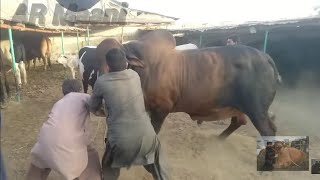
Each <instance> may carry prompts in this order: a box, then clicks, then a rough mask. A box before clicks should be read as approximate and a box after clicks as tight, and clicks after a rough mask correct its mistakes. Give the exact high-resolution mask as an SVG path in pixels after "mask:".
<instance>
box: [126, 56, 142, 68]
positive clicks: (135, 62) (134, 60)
mask: <svg viewBox="0 0 320 180" xmlns="http://www.w3.org/2000/svg"><path fill="white" fill-rule="evenodd" d="M127 59H128V64H129V65H131V66H137V67H142V68H144V63H143V62H142V61H141V60H140V59H138V58H137V57H135V56H134V57H133V56H130V57H127Z"/></svg>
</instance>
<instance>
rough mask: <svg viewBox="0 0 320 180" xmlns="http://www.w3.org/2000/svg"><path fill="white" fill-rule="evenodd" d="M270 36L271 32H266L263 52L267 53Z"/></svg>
mask: <svg viewBox="0 0 320 180" xmlns="http://www.w3.org/2000/svg"><path fill="white" fill-rule="evenodd" d="M268 35H269V31H266V32H265V34H264V45H263V52H266V51H267V44H268Z"/></svg>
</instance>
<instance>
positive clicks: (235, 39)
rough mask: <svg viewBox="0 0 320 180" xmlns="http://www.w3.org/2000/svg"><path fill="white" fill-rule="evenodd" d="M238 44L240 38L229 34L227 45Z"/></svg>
mask: <svg viewBox="0 0 320 180" xmlns="http://www.w3.org/2000/svg"><path fill="white" fill-rule="evenodd" d="M236 44H240V39H239V37H238V36H231V37H228V39H227V46H230V45H236Z"/></svg>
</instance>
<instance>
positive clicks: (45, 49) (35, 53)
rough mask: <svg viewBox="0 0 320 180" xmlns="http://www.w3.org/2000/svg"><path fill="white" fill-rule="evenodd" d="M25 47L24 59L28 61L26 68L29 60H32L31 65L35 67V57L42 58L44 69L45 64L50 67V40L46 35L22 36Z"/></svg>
mask: <svg viewBox="0 0 320 180" xmlns="http://www.w3.org/2000/svg"><path fill="white" fill-rule="evenodd" d="M21 40H22V42H23V44H24V46H25V49H26V59H27V61H28V64H27V69H28V70H29V68H30V61H31V60H33V67H34V68H35V67H36V58H38V59H39V60H40V59H42V61H43V64H44V70H47V64H48V65H49V67H51V59H50V58H51V49H52V43H51V40H50V39H49V38H48V37H46V36H42V35H41V36H35V35H30V36H24V37H22V38H21Z"/></svg>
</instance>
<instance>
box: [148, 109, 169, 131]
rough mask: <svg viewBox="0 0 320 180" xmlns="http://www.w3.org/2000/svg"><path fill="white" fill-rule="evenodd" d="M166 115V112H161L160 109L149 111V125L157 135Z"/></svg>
mask: <svg viewBox="0 0 320 180" xmlns="http://www.w3.org/2000/svg"><path fill="white" fill-rule="evenodd" d="M168 114H169V113H168V112H163V111H161V110H160V109H152V110H151V111H150V118H151V123H152V126H153V128H154V130H155V132H156V133H157V134H158V133H159V132H160V130H161V127H162V124H163V122H164V120H165V119H166V117H167V115H168Z"/></svg>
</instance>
